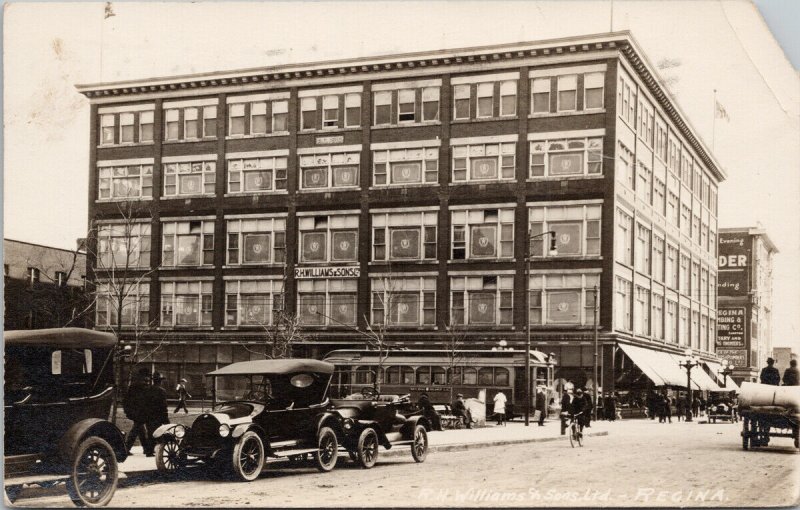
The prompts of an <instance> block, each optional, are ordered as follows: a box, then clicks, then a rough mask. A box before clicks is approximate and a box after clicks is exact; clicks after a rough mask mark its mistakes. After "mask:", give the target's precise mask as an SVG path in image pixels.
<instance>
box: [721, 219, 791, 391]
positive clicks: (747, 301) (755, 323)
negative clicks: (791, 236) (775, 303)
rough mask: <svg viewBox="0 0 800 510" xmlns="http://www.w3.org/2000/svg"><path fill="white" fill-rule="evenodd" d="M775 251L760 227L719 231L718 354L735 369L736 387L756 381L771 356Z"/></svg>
mask: <svg viewBox="0 0 800 510" xmlns="http://www.w3.org/2000/svg"><path fill="white" fill-rule="evenodd" d="M776 253H778V249H777V248H776V247H775V245H774V244H773V243H772V241H771V240H770V238H769V236H768V235H767V233H766V232H765V231H764V230H763V229H760V228H723V229H720V238H719V312H718V313H719V317H720V320H719V330H718V333H717V353H718V354H719V356H720V357H721V358H724V359H727V360H728V361H729V362H730V363H733V364H734V366H735V367H737V368H735V371H734V373H733V378H734V380H735V381H736V382H737V383H739V382H741V381H757V380H758V374H759V372H760V370H761V368H762V367H764V366H766V362H767V357H768V356H772V351H773V349H772V258H773V256H774V255H775V254H776ZM787 363H788V362H787ZM786 366H788V365H786ZM786 366H784V367H783V368H786Z"/></svg>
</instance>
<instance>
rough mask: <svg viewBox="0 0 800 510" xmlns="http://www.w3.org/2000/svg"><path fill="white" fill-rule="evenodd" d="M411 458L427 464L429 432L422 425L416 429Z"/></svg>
mask: <svg viewBox="0 0 800 510" xmlns="http://www.w3.org/2000/svg"><path fill="white" fill-rule="evenodd" d="M411 456H412V457H414V460H415V461H417V462H425V457H427V456H428V432H427V431H426V430H425V427H423V426H422V425H417V426H415V427H414V437H413V442H412V443H411Z"/></svg>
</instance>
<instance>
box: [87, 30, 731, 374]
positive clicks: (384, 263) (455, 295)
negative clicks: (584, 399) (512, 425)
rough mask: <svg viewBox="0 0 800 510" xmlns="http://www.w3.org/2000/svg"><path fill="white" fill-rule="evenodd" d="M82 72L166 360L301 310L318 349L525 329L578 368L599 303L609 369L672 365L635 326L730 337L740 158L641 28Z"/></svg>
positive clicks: (189, 363)
mask: <svg viewBox="0 0 800 510" xmlns="http://www.w3.org/2000/svg"><path fill="white" fill-rule="evenodd" d="M78 89H79V91H80V92H81V93H83V94H84V95H86V96H87V97H88V98H89V100H90V102H91V119H92V120H91V122H92V123H91V128H90V132H89V145H90V150H91V161H90V166H91V179H90V182H89V196H90V201H89V211H90V213H89V214H90V218H89V219H90V222H91V224H92V226H93V227H96V228H97V231H98V238H97V240H96V242H97V248H98V253H100V257H103V256H104V255H103V254H104V253H105V254H106V255H105V256H106V257H107V258H108V260H111V261H112V262H113V260H114V257H113V256H111V255H110V254H109V251H108V250H109V248H107V247H109V246H114V245H115V244H114V243H115V242H116V243H117V244H116V246H117V248H118V249H119V250H121V251H123V252H125V253H126V254H128V255H129V256H128V257H127V260H128V261H129V262H130V261H133V262H134V263H133V264H127V265H126V268H127V269H130V272H131V274H134V275H137V280H136V281H137V288H136V289H134V291H133V292H131V293H130V296H131V297H130V298H129V299H128V301H127V304H126V306H129V307H130V310H131V313H129V314H127V316H126V319H125V321H126V327H127V329H128V330H129V331H130V332H131V333H130V335H131V336H133V335H134V330H136V329H137V326H136V322H137V321H138V323H139V327H141V326H143V325H146V326H148V330H147V332H146V334H144V335H139V337H141V338H145V339H149V341H152V342H154V343H158V344H159V345H163V346H164V348H161V349H158V350H157V352H155V353H154V354H153V356H152V362H153V363H154V364H156V365H158V367H159V368H160V370H162V371H163V372H166V373H167V374H169V377H170V378H176V377H178V374H181V376H187V377H197V378H198V379H196V381H197V384H196V385H199V381H200V379H199V374H202V373H204V372H207V371H208V370H209V369H213V368H214V367H215V366H217V365H218V364H225V363H230V362H231V361H239V360H242V359H249V358H250V357H256V356H258V354H257V353H256V352H255V351H257V349H256V348H255V347H254V346H257V345H258V343H259V342H262V341H263V338H264V336H265V332H267V331H269V329H270V328H271V327H272V326H273V322H274V317H276V316H279V315H280V316H285V315H286V314H287V313H288V314H290V315H291V316H292V317H294V318H296V319H297V321H298V322H299V323H300V324H301V325H302V330H303V334H304V338H303V341H302V342H301V343H299V344H298V345H296V346H295V353H296V355H302V356H313V357H320V356H323V355H324V354H325V353H326V352H328V351H330V350H332V349H335V348H343V347H360V346H363V345H364V341H363V337H362V332H363V331H365V330H366V329H367V328H368V326H370V325H372V326H373V327H378V326H379V325H380V326H381V327H383V328H385V330H386V338H387V339H388V340H389V342H390V343H392V344H393V345H395V346H397V347H413V348H420V347H431V348H433V347H440V348H441V346H442V345H443V344H444V343H445V342H446V339H447V338H448V335H451V334H452V332H453V330H454V328H456V329H458V330H459V331H461V332H462V333H463V334H464V335H465V337H466V339H467V342H468V343H469V345H470V347H471V348H483V347H485V348H490V347H492V346H496V345H497V344H498V342H500V341H501V340H505V341H506V342H507V345H509V346H511V347H516V348H520V347H522V348H524V346H525V345H526V339H527V333H528V328H530V334H531V338H532V345H533V347H534V348H537V349H540V350H542V351H545V352H553V353H554V354H555V355H556V357H557V360H558V367H559V368H558V372H557V374H556V376H557V377H559V378H560V379H562V380H572V381H574V382H576V384H579V385H584V384H589V385H591V384H592V383H593V381H592V380H591V379H592V367H593V365H594V360H595V357H594V328H595V317H596V316H597V317H598V322H599V324H598V329H599V357H598V364H599V365H601V366H602V369H601V370H600V374H601V378H602V381H601V384H602V385H603V387H604V388H605V389H614V388H615V387H620V388H625V387H629V386H635V385H637V384H644V383H645V382H646V381H648V380H649V381H652V382H653V383H656V384H664V383H667V382H668V381H666V378H667V377H666V375H667V372H670V373H673V375H674V370H675V369H677V367H675V369H673V368H670V369H668V370H662V374H660V375H659V374H658V373H655V372H654V371H653V370H650V369H649V368H646V369H642V365H647V364H648V363H646V362H645V361H644V360H643V359H642V358H641V356H637V355H634V356H635V357H637V360H632V358H631V357H630V356H631V354H630V353H631V352H639V351H638V350H637V349H642V350H644V351H646V353H648V355H649V356H651V358H652V360H651V362H650V364H653V363H655V364H659V363H662V362H668V363H676V361H675V360H674V355H676V354H680V353H682V352H683V351H684V349H686V348H687V347H691V348H692V349H694V351H695V352H697V353H698V354H700V355H701V356H702V357H704V358H705V359H708V360H712V359H713V358H714V347H715V344H716V331H717V327H716V299H715V295H716V287H717V283H716V256H717V254H716V246H717V186H718V183H719V182H720V181H721V180H722V179H723V178H724V176H725V174H724V172H723V170H722V169H721V168H720V166H719V164H718V163H717V162H716V160H715V159H714V157H713V155H712V154H711V153H710V152H709V151H708V149H707V148H706V147H705V146H704V145H703V144H702V142H701V141H700V139H699V138H698V137H697V136H696V134H695V132H694V131H693V129H692V128H691V127H690V125H689V123H688V120H687V119H686V117H685V116H684V115H683V114H682V113H681V111H680V110H679V108H678V107H677V105H676V104H675V103H674V102H673V101H672V100H671V99H670V98H669V97H668V95H667V94H666V93H665V91H664V90H663V89H662V88H661V86H660V85H658V80H657V75H656V71H655V70H654V69H653V67H652V66H651V65H650V64H649V63H648V61H647V59H646V56H645V55H644V54H643V53H642V52H641V50H640V49H639V47H638V46H637V44H636V42H635V41H634V39H633V38H632V36H631V35H630V34H629V33H612V34H604V35H599V36H591V37H583V38H569V39H561V40H553V41H542V42H534V43H520V44H509V45H501V46H491V47H479V48H466V49H458V50H442V51H432V52H426V53H418V54H405V55H391V56H385V57H377V58H358V59H352V60H344V61H332V62H321V63H315V64H308V65H305V64H298V65H287V66H280V67H274V68H265V69H253V70H246V71H237V72H219V73H210V74H204V75H196V76H177V77H171V78H164V79H152V80H137V81H131V82H125V83H107V84H98V85H82V86H79V87H78ZM121 202H126V203H134V204H135V207H133V208H131V209H129V210H130V211H131V212H130V214H129V215H128V216H127V217H122V216H124V215H120V210H121V208H120V206H119V204H120V203H121ZM121 225H124V226H125V227H122V226H121ZM115 229H116V230H115ZM115 232H116V233H115ZM120 232H122V234H120ZM548 232H554V233H555V248H556V249H555V250H553V251H551V249H550V248H551V246H550V244H551V243H550V242H549V240H548V239H549V237H548V236H549V235H550V234H547V233H548ZM123 234H124V235H123ZM125 238H127V239H128V241H124V239H125ZM126 243H127V244H126ZM126 247H127V249H126ZM131 255H132V256H131ZM108 268H109V264H107V263H106V264H102V263H98V262H97V261H95V260H90V261H89V271H90V273H91V275H92V278H93V279H96V281H97V282H98V289H99V292H100V293H101V294H102V292H103V288H104V287H103V285H104V284H103V282H104V281H105V282H107V281H108V279H109V278H111V277H112V275H111V271H109V270H108ZM116 274H117V275H119V271H117V272H116ZM595 296H598V297H599V299H598V302H599V310H598V312H597V314H595V309H594V302H595ZM99 303H100V305H99V306H98V311H97V324H96V327H98V328H104V327H108V326H110V325H111V324H112V322H110V313H109V311H108V309H107V308H103V306H102V300H100V301H99ZM626 349H627V350H626ZM653 356H655V357H653ZM673 379H674V377H673ZM684 380H685V379H684ZM673 382H674V381H673ZM676 384H677V383H676Z"/></svg>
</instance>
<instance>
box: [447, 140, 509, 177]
mask: <svg viewBox="0 0 800 510" xmlns="http://www.w3.org/2000/svg"><path fill="white" fill-rule="evenodd" d="M516 147H517V144H516V143H513V142H512V143H486V144H483V143H479V144H471V145H457V146H454V147H453V182H465V181H488V180H498V179H508V180H510V179H513V178H514V154H515V152H516Z"/></svg>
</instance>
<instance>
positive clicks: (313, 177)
mask: <svg viewBox="0 0 800 510" xmlns="http://www.w3.org/2000/svg"><path fill="white" fill-rule="evenodd" d="M311 182H313V183H314V184H317V183H318V182H319V174H317V173H313V174H311Z"/></svg>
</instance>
